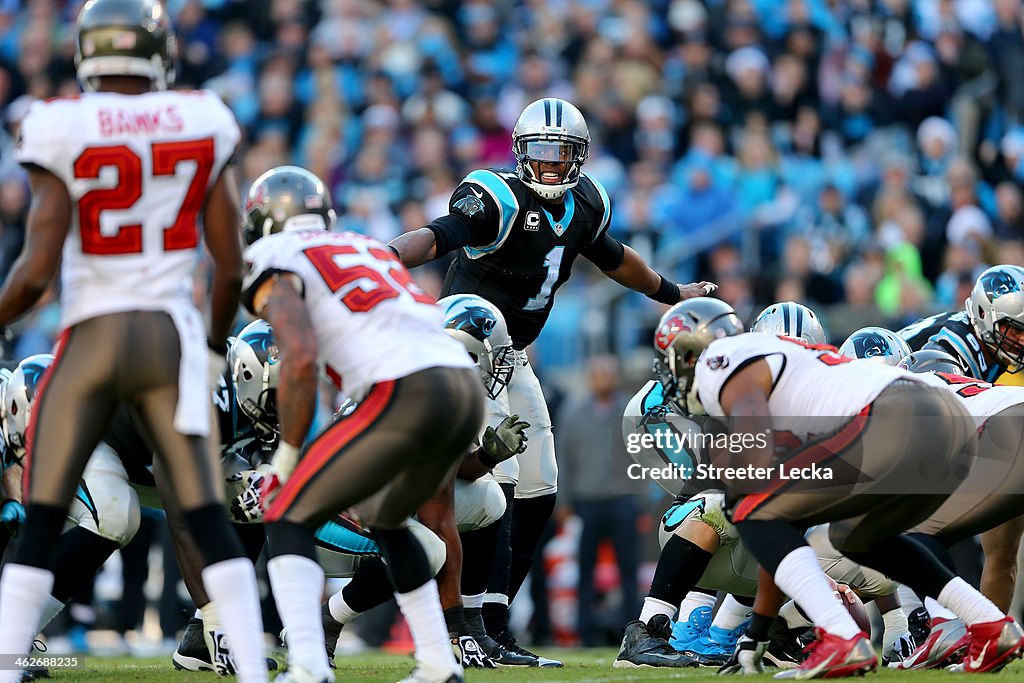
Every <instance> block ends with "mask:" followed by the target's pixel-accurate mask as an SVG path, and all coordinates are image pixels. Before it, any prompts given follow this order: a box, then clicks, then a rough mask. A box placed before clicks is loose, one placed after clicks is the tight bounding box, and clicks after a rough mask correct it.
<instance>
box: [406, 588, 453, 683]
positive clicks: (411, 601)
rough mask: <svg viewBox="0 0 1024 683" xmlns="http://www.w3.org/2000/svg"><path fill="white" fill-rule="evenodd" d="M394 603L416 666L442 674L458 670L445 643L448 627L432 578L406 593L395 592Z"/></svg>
mask: <svg viewBox="0 0 1024 683" xmlns="http://www.w3.org/2000/svg"><path fill="white" fill-rule="evenodd" d="M395 600H397V601H398V606H399V607H400V608H401V610H402V614H403V615H404V616H405V621H406V622H407V623H408V624H409V631H410V632H411V633H412V641H413V643H415V644H416V664H417V665H418V666H419V667H420V668H421V669H423V671H424V673H426V674H428V676H427V677H428V678H429V677H430V676H431V675H436V676H437V677H438V678H443V675H444V674H446V673H448V674H450V673H452V672H455V671H461V670H462V667H461V666H460V665H459V663H458V662H456V661H455V655H454V654H452V646H451V643H450V642H449V641H448V627H447V626H445V623H444V614H443V613H442V612H441V598H440V596H439V595H438V593H437V582H435V581H434V580H433V579H431V580H430V581H427V582H426V583H425V584H423V585H422V586H420V587H419V588H416V589H415V590H411V591H409V592H408V593H395Z"/></svg>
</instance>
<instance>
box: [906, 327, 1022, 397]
mask: <svg viewBox="0 0 1024 683" xmlns="http://www.w3.org/2000/svg"><path fill="white" fill-rule="evenodd" d="M897 334H898V335H899V336H900V337H902V338H903V341H905V342H907V345H908V346H909V347H910V350H911V351H920V350H921V349H926V348H927V349H936V350H938V351H945V352H946V353H948V354H950V355H952V356H953V357H954V358H958V359H959V360H960V364H961V365H963V366H964V367H965V368H966V369H967V373H968V374H969V375H970V376H971V377H974V378H976V379H980V380H983V381H985V382H994V381H995V379H996V378H997V377H999V375H1000V374H1001V373H1002V372H1003V370H1005V368H1003V367H1001V366H1000V365H998V364H996V363H990V362H989V361H988V359H986V358H985V354H984V353H983V352H982V348H981V340H980V339H979V338H978V335H977V334H976V333H975V331H974V326H973V325H971V321H970V319H969V318H968V317H967V312H966V311H957V312H955V313H939V314H937V315H933V316H930V317H928V318H923V319H921V320H918V321H917V322H916V323H913V324H911V325H907V326H906V327H904V328H903V329H902V330H900V331H899V332H897Z"/></svg>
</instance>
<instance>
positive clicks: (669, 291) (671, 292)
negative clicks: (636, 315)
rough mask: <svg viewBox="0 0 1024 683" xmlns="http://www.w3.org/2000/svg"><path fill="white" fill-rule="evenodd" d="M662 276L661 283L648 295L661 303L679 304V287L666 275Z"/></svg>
mask: <svg viewBox="0 0 1024 683" xmlns="http://www.w3.org/2000/svg"><path fill="white" fill-rule="evenodd" d="M659 277H661V284H660V285H658V289H657V290H656V291H654V292H652V293H650V294H648V295H647V298H648V299H653V300H655V301H657V302H658V303H659V304H668V305H670V306H671V305H672V304H677V303H679V287H678V286H677V285H676V284H675V283H674V282H672V281H670V280H668V279H666V278H665V276H664V275H661V276H659Z"/></svg>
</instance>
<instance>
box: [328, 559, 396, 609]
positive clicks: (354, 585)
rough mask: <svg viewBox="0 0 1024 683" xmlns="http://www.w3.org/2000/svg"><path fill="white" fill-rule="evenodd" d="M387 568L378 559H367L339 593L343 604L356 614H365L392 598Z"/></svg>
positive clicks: (392, 593)
mask: <svg viewBox="0 0 1024 683" xmlns="http://www.w3.org/2000/svg"><path fill="white" fill-rule="evenodd" d="M394 594H395V592H394V590H393V589H392V588H391V579H389V578H388V570H387V567H385V566H384V562H382V561H381V559H380V558H379V557H367V558H366V559H364V560H362V561H360V563H359V568H358V569H356V573H355V575H354V576H353V577H352V580H351V581H349V583H348V585H347V586H345V588H344V589H342V591H341V597H343V598H344V599H345V603H346V604H347V605H348V606H349V607H351V608H352V609H353V610H354V611H356V612H360V613H362V612H367V611H369V610H371V609H373V608H374V607H376V606H377V605H383V604H384V603H385V602H387V601H388V600H390V599H391V598H392V597H394Z"/></svg>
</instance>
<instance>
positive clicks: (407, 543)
mask: <svg viewBox="0 0 1024 683" xmlns="http://www.w3.org/2000/svg"><path fill="white" fill-rule="evenodd" d="M372 531H373V535H374V538H376V539H377V543H378V544H379V545H380V554H381V557H383V558H384V562H385V563H386V564H387V566H388V576H390V577H391V586H392V587H393V588H394V589H395V592H396V593H408V592H409V591H414V590H416V589H417V588H419V587H420V586H422V585H423V584H425V583H426V582H428V581H430V580H431V579H432V578H434V577H433V575H432V574H431V573H430V563H429V562H428V561H427V554H426V552H424V551H423V546H422V545H421V544H420V542H419V540H418V539H417V538H416V536H415V535H414V534H413V533H412V531H411V530H410V529H409V527H402V528H400V529H372Z"/></svg>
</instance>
